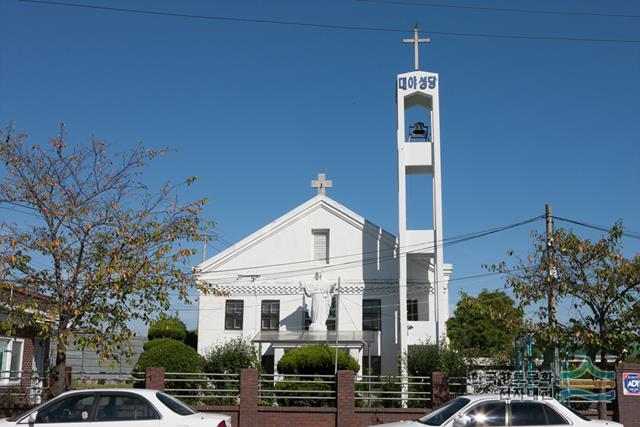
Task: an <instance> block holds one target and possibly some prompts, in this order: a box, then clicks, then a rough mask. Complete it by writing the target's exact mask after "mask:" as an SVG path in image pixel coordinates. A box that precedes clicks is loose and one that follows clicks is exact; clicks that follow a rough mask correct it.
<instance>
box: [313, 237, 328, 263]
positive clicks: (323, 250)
mask: <svg viewBox="0 0 640 427" xmlns="http://www.w3.org/2000/svg"><path fill="white" fill-rule="evenodd" d="M311 234H312V235H313V260H314V261H324V262H325V263H326V264H329V230H326V229H324V230H311Z"/></svg>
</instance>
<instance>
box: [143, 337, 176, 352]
mask: <svg viewBox="0 0 640 427" xmlns="http://www.w3.org/2000/svg"><path fill="white" fill-rule="evenodd" d="M167 341H176V340H174V339H173V338H157V339H155V340H150V341H147V342H145V343H144V345H143V346H142V348H143V349H144V350H145V351H147V350H150V349H152V348H153V347H155V346H157V345H163V344H164V343H166V342H167Z"/></svg>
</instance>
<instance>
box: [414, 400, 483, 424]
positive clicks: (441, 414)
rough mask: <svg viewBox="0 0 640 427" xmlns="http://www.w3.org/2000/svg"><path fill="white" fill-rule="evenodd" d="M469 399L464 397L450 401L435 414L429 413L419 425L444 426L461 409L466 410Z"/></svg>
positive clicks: (434, 412) (420, 420)
mask: <svg viewBox="0 0 640 427" xmlns="http://www.w3.org/2000/svg"><path fill="white" fill-rule="evenodd" d="M469 402H470V400H469V399H465V398H464V397H458V398H457V399H453V400H450V401H449V402H447V403H445V404H444V405H442V406H441V407H439V408H438V409H436V410H435V411H433V412H429V413H428V414H427V415H425V416H424V417H422V418H420V419H419V420H418V422H419V423H422V424H426V425H428V426H439V425H442V424H444V422H445V421H447V420H448V419H449V418H451V417H452V416H453V414H455V413H456V412H458V411H459V410H460V409H462V408H464V407H465V406H466V405H467V403H469Z"/></svg>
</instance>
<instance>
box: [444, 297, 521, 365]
mask: <svg viewBox="0 0 640 427" xmlns="http://www.w3.org/2000/svg"><path fill="white" fill-rule="evenodd" d="M514 303H515V302H514V300H513V299H512V298H511V297H509V296H508V295H507V294H505V293H504V292H503V291H488V290H486V289H484V290H483V291H482V292H480V294H479V295H478V296H477V297H473V296H469V295H467V294H466V293H465V292H460V300H459V301H458V304H457V305H456V310H455V313H454V316H453V317H451V318H450V319H449V320H447V334H448V336H449V340H450V341H451V348H453V349H455V350H458V351H459V352H460V353H462V355H464V356H465V357H489V358H492V359H494V360H496V361H499V362H505V361H508V360H509V359H510V358H511V355H512V353H513V347H514V343H515V338H516V336H517V334H518V333H520V332H522V331H523V330H524V313H523V311H522V309H521V308H517V307H514Z"/></svg>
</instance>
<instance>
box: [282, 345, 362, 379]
mask: <svg viewBox="0 0 640 427" xmlns="http://www.w3.org/2000/svg"><path fill="white" fill-rule="evenodd" d="M335 354H336V353H335V348H332V347H329V346H328V345H326V344H315V345H307V346H304V347H299V348H296V349H294V350H291V351H290V352H288V353H286V354H285V355H284V356H282V358H281V359H280V361H279V362H278V373H280V374H295V375H333V374H334V372H335V357H336V356H335ZM338 369H350V370H352V371H354V372H356V373H357V372H358V371H359V370H360V365H359V364H358V361H357V360H356V359H354V358H353V357H352V356H351V355H350V354H349V353H346V352H344V351H339V352H338Z"/></svg>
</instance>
